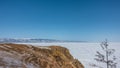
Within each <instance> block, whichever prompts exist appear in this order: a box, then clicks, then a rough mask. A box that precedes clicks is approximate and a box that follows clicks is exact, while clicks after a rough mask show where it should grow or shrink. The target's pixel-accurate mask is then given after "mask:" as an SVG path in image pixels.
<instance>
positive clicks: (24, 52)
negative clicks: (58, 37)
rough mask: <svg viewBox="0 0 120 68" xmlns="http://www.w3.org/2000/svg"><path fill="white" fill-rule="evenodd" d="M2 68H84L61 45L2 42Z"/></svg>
mask: <svg viewBox="0 0 120 68" xmlns="http://www.w3.org/2000/svg"><path fill="white" fill-rule="evenodd" d="M0 68H84V67H83V65H82V64H81V63H80V62H79V61H78V60H76V59H74V58H73V57H72V56H71V55H70V53H69V51H68V49H66V48H64V47H60V46H49V47H43V46H32V45H23V44H0Z"/></svg>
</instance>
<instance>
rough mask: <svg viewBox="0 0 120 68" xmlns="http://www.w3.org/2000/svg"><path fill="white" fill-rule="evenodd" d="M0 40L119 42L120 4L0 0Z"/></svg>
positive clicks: (107, 0) (81, 0) (100, 0)
mask: <svg viewBox="0 0 120 68" xmlns="http://www.w3.org/2000/svg"><path fill="white" fill-rule="evenodd" d="M0 38H47V39H60V40H82V41H91V42H92V41H102V40H104V39H105V38H108V40H110V41H114V42H120V1H119V0H0Z"/></svg>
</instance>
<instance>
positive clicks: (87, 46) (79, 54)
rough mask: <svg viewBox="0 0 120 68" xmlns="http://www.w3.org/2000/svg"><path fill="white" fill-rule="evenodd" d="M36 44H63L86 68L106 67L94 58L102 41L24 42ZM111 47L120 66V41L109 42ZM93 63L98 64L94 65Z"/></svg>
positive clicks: (99, 49)
mask: <svg viewBox="0 0 120 68" xmlns="http://www.w3.org/2000/svg"><path fill="white" fill-rule="evenodd" d="M22 44H30V45H35V46H51V45H57V46H63V47H66V48H68V49H69V50H70V53H71V54H72V55H73V56H74V58H76V59H78V60H80V62H81V63H82V64H83V65H84V66H85V68H105V64H103V63H101V62H97V61H95V60H94V58H95V54H96V51H102V49H101V47H100V43H22ZM109 48H112V49H115V50H116V52H115V55H116V56H117V58H118V60H117V62H118V64H117V68H120V43H109ZM93 64H96V65H97V66H94V67H93Z"/></svg>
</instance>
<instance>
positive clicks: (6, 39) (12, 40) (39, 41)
mask: <svg viewBox="0 0 120 68" xmlns="http://www.w3.org/2000/svg"><path fill="white" fill-rule="evenodd" d="M42 42H46V43H52V42H84V41H64V40H55V39H28V38H26V39H14V38H0V43H42Z"/></svg>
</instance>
